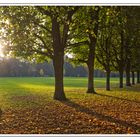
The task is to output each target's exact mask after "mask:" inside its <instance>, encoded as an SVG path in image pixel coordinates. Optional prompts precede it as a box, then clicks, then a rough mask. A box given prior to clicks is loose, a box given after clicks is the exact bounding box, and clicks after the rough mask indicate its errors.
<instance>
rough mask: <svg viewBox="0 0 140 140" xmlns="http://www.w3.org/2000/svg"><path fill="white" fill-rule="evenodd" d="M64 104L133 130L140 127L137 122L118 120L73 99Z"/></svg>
mask: <svg viewBox="0 0 140 140" xmlns="http://www.w3.org/2000/svg"><path fill="white" fill-rule="evenodd" d="M61 102H62V103H63V104H65V105H67V106H70V107H72V108H75V110H76V111H79V112H83V113H86V114H88V115H91V116H94V117H96V118H99V119H101V120H103V121H108V122H111V123H116V124H119V125H122V126H125V127H130V128H132V129H133V130H135V131H136V130H137V129H140V125H137V124H132V123H129V122H127V121H123V120H118V119H115V118H113V117H111V116H107V115H104V114H101V113H98V112H96V111H92V110H90V109H89V108H87V107H84V106H82V105H79V104H77V103H75V102H73V101H71V100H67V101H61Z"/></svg>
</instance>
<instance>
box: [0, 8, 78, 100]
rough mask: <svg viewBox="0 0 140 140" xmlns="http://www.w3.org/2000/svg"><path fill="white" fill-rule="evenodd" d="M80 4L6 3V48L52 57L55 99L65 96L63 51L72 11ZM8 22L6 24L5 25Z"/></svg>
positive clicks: (27, 55)
mask: <svg viewBox="0 0 140 140" xmlns="http://www.w3.org/2000/svg"><path fill="white" fill-rule="evenodd" d="M79 8H80V7H69V6H59V7H55V6H53V7H48V6H37V7H32V6H29V7H17V6H14V7H3V9H1V16H3V28H4V30H5V31H4V34H5V37H4V39H5V40H7V42H8V43H7V46H8V47H7V51H8V52H10V53H12V54H14V55H16V56H18V57H24V58H29V59H31V60H32V59H33V58H34V59H38V58H39V59H43V60H44V61H45V60H46V59H48V58H49V59H52V60H53V66H54V72H55V93H54V99H57V100H65V99H66V97H65V93H64V85H63V64H64V54H65V49H66V48H67V39H68V36H69V30H70V26H71V23H72V22H73V15H74V14H75V13H76V11H77V10H78V9H79ZM4 25H5V26H4Z"/></svg>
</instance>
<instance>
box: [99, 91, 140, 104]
mask: <svg viewBox="0 0 140 140" xmlns="http://www.w3.org/2000/svg"><path fill="white" fill-rule="evenodd" d="M96 95H99V96H104V97H109V98H114V99H118V100H123V101H128V102H133V103H138V104H139V103H140V102H139V101H133V100H129V99H124V98H120V97H115V96H111V95H105V94H99V93H97V94H96Z"/></svg>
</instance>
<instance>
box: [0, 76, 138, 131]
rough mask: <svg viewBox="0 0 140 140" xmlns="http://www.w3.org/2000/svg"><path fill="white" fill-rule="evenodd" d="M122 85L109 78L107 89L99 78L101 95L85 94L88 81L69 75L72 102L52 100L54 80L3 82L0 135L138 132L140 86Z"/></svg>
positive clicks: (67, 91) (67, 86)
mask: <svg viewBox="0 0 140 140" xmlns="http://www.w3.org/2000/svg"><path fill="white" fill-rule="evenodd" d="M118 83H119V79H118V78H111V87H112V88H111V91H106V90H105V78H95V87H96V92H97V94H87V93H86V90H87V78H72V77H69V78H68V77H67V78H64V84H65V94H66V97H67V98H68V99H69V101H67V102H60V101H56V100H53V94H54V78H52V77H46V78H45V77H38V78H33V77H31V78H22V77H21V78H0V108H2V110H3V112H4V114H3V115H2V123H1V122H0V123H1V126H2V129H1V131H0V133H6V134H7V133H14V134H16V133H18V134H20V133H24V134H26V133H29V134H31V133H43V134H44V133H53V134H54V133H92V134H94V133H97V134H99V133H140V131H139V126H138V125H139V124H140V121H139V116H140V85H139V84H137V85H134V86H132V87H127V88H126V87H124V88H123V89H119V88H118ZM46 115H47V116H46ZM38 119H39V120H38ZM21 124H22V127H21ZM77 124H79V125H77ZM134 124H135V125H134ZM94 125H95V127H93V126H94ZM58 126H59V127H58ZM66 126H67V127H66Z"/></svg>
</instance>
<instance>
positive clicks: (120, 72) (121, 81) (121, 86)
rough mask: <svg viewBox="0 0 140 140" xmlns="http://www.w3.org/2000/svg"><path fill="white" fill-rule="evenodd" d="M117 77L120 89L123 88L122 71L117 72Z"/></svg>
mask: <svg viewBox="0 0 140 140" xmlns="http://www.w3.org/2000/svg"><path fill="white" fill-rule="evenodd" d="M119 76H120V85H119V87H120V88H123V70H120V71H119Z"/></svg>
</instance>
